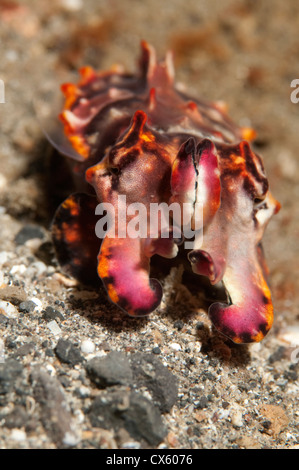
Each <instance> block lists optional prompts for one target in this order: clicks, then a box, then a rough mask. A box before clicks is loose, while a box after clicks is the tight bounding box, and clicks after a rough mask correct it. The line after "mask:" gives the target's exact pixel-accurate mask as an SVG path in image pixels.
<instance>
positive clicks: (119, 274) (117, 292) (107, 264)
mask: <svg viewBox="0 0 299 470" xmlns="http://www.w3.org/2000/svg"><path fill="white" fill-rule="evenodd" d="M144 243H145V240H141V239H132V238H124V239H121V238H115V237H113V238H110V237H109V234H108V236H106V238H105V239H104V241H103V244H102V246H101V250H100V254H99V256H98V274H99V276H100V278H101V279H102V281H103V283H104V286H105V287H106V289H107V292H108V295H109V297H110V299H111V300H112V302H114V303H115V304H117V305H118V306H119V307H121V308H122V309H123V310H125V311H126V312H128V313H129V314H130V315H133V316H142V315H147V314H149V313H150V312H152V311H153V310H154V309H155V308H156V307H157V306H158V305H159V304H160V302H161V298H162V287H161V285H160V283H159V281H157V280H156V279H150V278H149V267H150V258H149V257H148V256H147V255H146V250H145V249H144Z"/></svg>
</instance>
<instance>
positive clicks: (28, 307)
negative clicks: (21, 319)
mask: <svg viewBox="0 0 299 470" xmlns="http://www.w3.org/2000/svg"><path fill="white" fill-rule="evenodd" d="M35 308H36V304H35V302H32V300H26V301H25V302H21V303H20V305H19V310H20V312H22V313H31V312H33V310H34V309H35Z"/></svg>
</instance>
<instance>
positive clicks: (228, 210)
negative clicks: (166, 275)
mask: <svg viewBox="0 0 299 470" xmlns="http://www.w3.org/2000/svg"><path fill="white" fill-rule="evenodd" d="M80 74H81V79H80V81H79V83H78V84H77V85H75V84H71V83H66V84H64V85H62V92H63V94H64V96H65V102H64V108H63V110H62V112H61V114H60V116H59V117H60V120H61V121H62V123H63V125H64V126H63V131H64V135H65V136H66V137H67V139H68V141H69V143H70V144H71V147H72V149H73V151H72V152H71V153H70V156H71V157H73V158H72V159H71V160H70V161H71V162H72V169H73V174H74V175H75V179H77V180H78V181H79V183H80V185H81V188H82V192H80V193H75V194H72V195H71V196H70V197H69V198H68V199H66V200H65V201H64V202H63V203H62V204H61V206H60V207H59V208H58V210H57V212H56V216H55V219H54V222H53V239H54V244H55V247H56V251H57V256H58V259H59V261H60V263H61V265H62V266H63V267H64V268H65V269H66V270H67V271H68V273H70V274H71V275H73V276H74V277H77V278H78V279H81V280H83V281H85V282H88V281H89V280H92V279H93V278H94V276H95V274H96V275H98V276H99V277H100V278H101V280H102V281H103V284H104V286H105V288H106V290H107V293H108V296H109V297H110V299H111V300H112V302H114V303H115V304H117V305H118V306H119V307H121V308H122V309H124V310H125V311H126V312H128V313H129V314H130V315H146V314H148V313H150V312H151V311H153V310H154V309H155V308H156V307H157V306H158V305H159V304H160V301H161V298H162V288H161V284H160V283H159V282H158V281H157V280H156V279H151V278H150V277H149V272H150V260H151V257H152V256H153V255H154V254H158V255H160V256H161V257H165V258H172V257H175V256H176V254H177V251H178V244H179V243H178V239H180V241H182V237H183V236H184V235H185V232H184V228H185V227H186V226H187V225H188V224H189V227H190V228H191V229H194V231H193V233H194V240H193V245H192V249H189V250H188V251H186V256H187V257H188V259H189V261H190V263H191V266H192V269H193V271H194V273H197V274H201V275H204V276H207V277H208V278H209V279H210V282H211V284H216V283H218V282H220V281H222V282H223V284H224V286H225V289H226V292H227V303H220V302H216V303H213V304H212V305H211V306H210V307H209V312H208V314H209V317H210V319H211V321H212V323H213V324H214V326H215V327H216V329H217V330H219V331H220V332H222V333H223V334H225V335H226V336H228V337H229V338H231V339H232V340H233V341H234V342H236V343H247V342H253V341H260V340H261V339H262V338H263V337H264V336H265V334H266V333H267V332H268V331H269V329H270V328H271V325H272V322H273V306H272V301H271V295H270V291H269V288H268V285H267V282H266V277H267V267H266V264H265V261H264V256H263V251H262V246H261V239H262V236H263V232H264V229H265V226H266V224H267V222H268V221H269V219H270V218H271V216H272V215H273V214H275V213H276V212H278V210H279V203H278V202H277V201H276V200H275V199H274V198H273V197H272V196H271V194H270V192H269V190H268V180H267V178H266V176H265V172H264V168H263V164H262V161H261V158H260V157H259V156H258V155H256V154H255V153H254V152H253V151H252V150H251V148H250V145H249V143H248V141H249V140H251V139H252V138H253V137H254V131H252V130H251V129H244V128H240V127H238V126H236V125H235V124H234V123H233V122H232V121H231V120H230V119H229V118H228V116H227V114H226V112H225V109H224V107H223V105H221V104H220V103H207V102H206V101H202V100H198V99H193V98H192V99H191V98H190V97H189V96H188V95H187V94H185V92H184V91H182V89H181V87H177V86H175V84H174V71H173V63H172V56H171V54H167V55H166V58H165V60H164V61H163V62H157V60H156V55H155V51H154V49H153V48H152V47H151V46H149V45H148V44H147V43H146V42H142V54H141V58H140V67H139V73H138V74H136V75H133V74H128V73H125V72H124V71H123V70H122V69H121V68H118V67H114V68H113V69H111V70H110V71H106V72H102V73H98V72H95V71H94V70H93V69H92V68H90V67H84V68H82V69H81V70H80ZM120 196H121V197H120ZM99 203H104V207H106V206H105V204H106V205H107V207H108V205H110V207H111V206H112V207H113V209H114V223H113V224H112V228H113V230H112V228H111V227H110V228H108V229H107V231H106V232H105V235H104V237H103V239H100V238H98V237H97V235H96V234H95V227H96V224H97V222H98V221H99V220H101V219H99V216H98V215H97V214H99V213H100V212H97V213H96V211H97V209H96V208H97V207H98V204H99ZM161 203H164V205H166V206H167V205H168V206H169V205H171V204H173V203H176V205H177V206H178V207H179V208H181V209H182V213H181V216H179V217H177V216H176V217H171V219H170V226H169V227H168V228H167V227H165V226H164V225H165V224H164V222H165V221H163V220H162V219H163V217H162V216H160V219H159V221H158V225H157V226H156V227H155V230H154V231H153V230H152V226H151V224H150V223H149V224H147V222H148V221H149V214H150V213H151V208H152V207H157V206H159V204H161ZM136 204H137V206H136ZM141 206H142V208H143V216H144V217H143V219H142V223H143V224H145V225H146V229H145V231H144V230H143V231H142V233H141V235H140V233H139V232H138V230H137V232H136V231H135V235H132V233H131V234H128V233H126V227H128V226H129V224H130V223H131V224H132V221H133V222H134V220H133V219H134V210H136V208H140V207H141ZM177 206H176V207H177ZM132 207H133V211H132ZM184 211H185V212H184ZM197 212H198V214H199V217H196V216H197V215H198V214H197ZM120 213H122V214H123V213H125V214H126V217H125V221H124V219H123V218H120ZM103 214H104V212H102V213H101V215H102V216H103ZM135 215H136V214H135ZM195 219H197V222H198V219H199V225H197V226H196V227H195ZM107 220H108V219H107ZM138 220H139V219H138ZM124 223H125V227H124V226H123V225H124ZM134 223H135V222H134ZM139 223H140V220H139ZM135 224H136V223H135ZM121 225H122V226H121ZM174 227H175V228H176V233H177V229H178V228H179V229H181V233H182V237H179V236H177V235H174ZM135 228H136V227H135ZM115 229H117V230H115ZM124 229H125V230H124ZM139 229H140V227H139ZM112 232H113V233H112ZM161 262H163V261H162V258H161ZM199 279H200V278H199Z"/></svg>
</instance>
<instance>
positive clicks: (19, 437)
mask: <svg viewBox="0 0 299 470" xmlns="http://www.w3.org/2000/svg"><path fill="white" fill-rule="evenodd" d="M10 438H11V439H12V440H13V441H18V442H22V441H25V439H26V438H27V436H26V433H25V431H23V430H22V429H13V430H12V431H11V434H10Z"/></svg>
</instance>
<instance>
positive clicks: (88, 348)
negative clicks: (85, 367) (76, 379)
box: [81, 339, 96, 354]
mask: <svg viewBox="0 0 299 470" xmlns="http://www.w3.org/2000/svg"><path fill="white" fill-rule="evenodd" d="M95 348H96V347H95V344H94V343H93V342H92V341H91V340H90V339H85V340H84V341H82V343H81V351H82V352H83V353H85V354H91V353H93V352H94V351H95Z"/></svg>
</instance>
